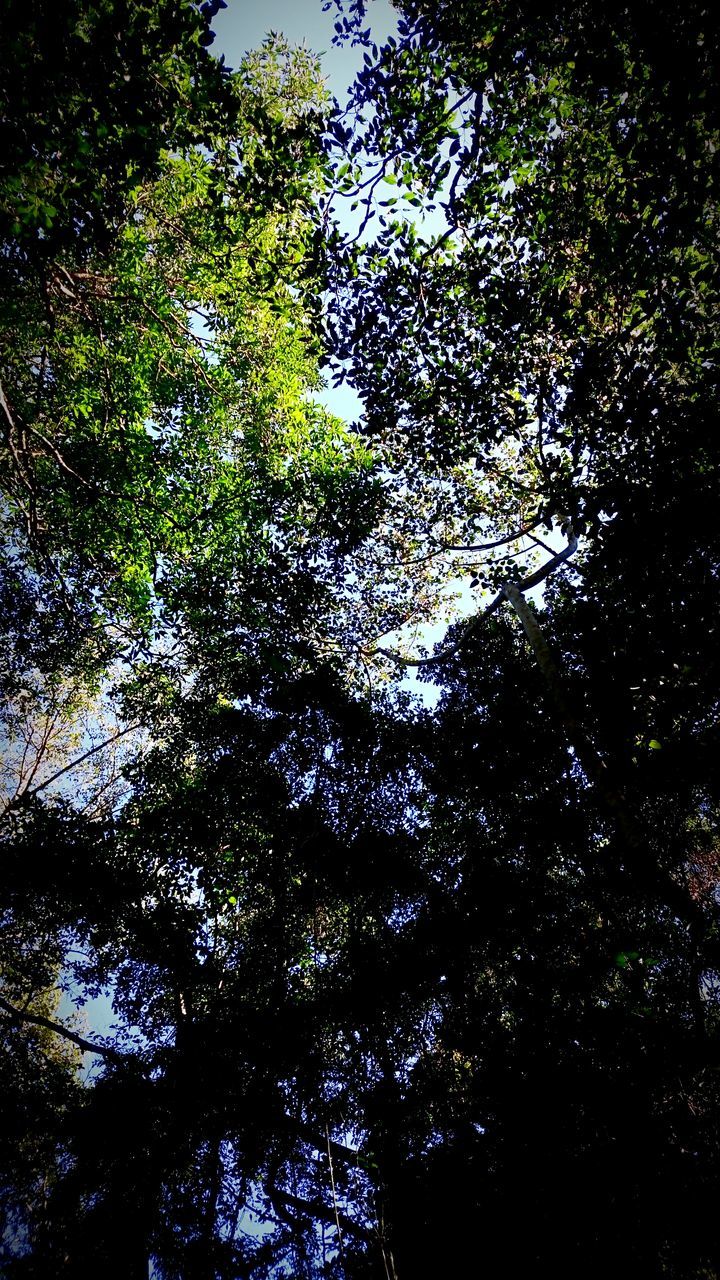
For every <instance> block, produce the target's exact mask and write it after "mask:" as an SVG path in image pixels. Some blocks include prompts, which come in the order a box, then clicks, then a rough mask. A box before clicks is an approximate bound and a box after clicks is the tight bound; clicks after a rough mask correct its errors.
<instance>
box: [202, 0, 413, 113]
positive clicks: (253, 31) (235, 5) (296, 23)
mask: <svg viewBox="0 0 720 1280" xmlns="http://www.w3.org/2000/svg"><path fill="white" fill-rule="evenodd" d="M227 3H228V7H227V9H221V10H220V12H219V13H218V14H217V16H216V17H215V19H214V20H213V24H212V25H213V30H214V32H215V43H214V44H213V46H212V52H213V53H214V54H215V55H216V56H218V57H219V55H220V54H221V53H222V54H224V55H225V61H226V62H227V64H228V66H230V67H236V66H237V65H238V63H239V62H240V60H241V58H242V56H243V54H244V53H246V52H247V51H248V50H249V49H255V48H257V46H258V45H259V44H262V41H263V40H264V38H265V36H266V35H267V34H268V32H269V31H278V32H282V34H283V35H285V36H286V37H287V39H288V40H289V41H290V42H291V43H292V44H302V43H303V42H304V43H305V44H306V45H307V46H308V48H309V49H312V50H313V52H314V53H317V54H318V56H319V58H320V63H321V65H322V68H323V72H324V74H325V76H326V77H327V87H328V89H329V91H330V93H332V94H334V95H335V97H337V98H343V97H344V96H345V92H346V90H347V89H348V87H349V86H350V84H352V81H353V80H354V79H355V73H356V72H357V71H359V69H360V66H361V65H362V50H360V49H352V48H350V47H349V45H344V46H343V47H342V48H340V49H338V48H336V47H334V46H333V44H332V38H333V35H334V29H333V24H334V22H335V21H336V19H337V13H336V10H335V5H334V4H333V5H332V7H331V9H330V10H329V11H328V12H327V13H323V9H322V6H323V0H260V2H258V0H227ZM367 22H368V25H369V26H371V27H372V30H373V35H374V37H375V41H376V43H378V44H379V43H380V42H381V41H383V40H385V38H386V37H387V36H388V35H390V34H391V33H392V32H394V31H395V27H396V13H395V10H393V9H392V6H391V4H390V0H369V3H368V17H367Z"/></svg>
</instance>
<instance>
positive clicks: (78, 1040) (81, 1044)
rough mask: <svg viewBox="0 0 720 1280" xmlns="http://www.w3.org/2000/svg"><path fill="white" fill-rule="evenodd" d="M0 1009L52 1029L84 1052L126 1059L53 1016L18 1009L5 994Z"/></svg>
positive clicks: (111, 1060) (110, 1060)
mask: <svg viewBox="0 0 720 1280" xmlns="http://www.w3.org/2000/svg"><path fill="white" fill-rule="evenodd" d="M0 1009H2V1010H3V1011H4V1012H5V1013H7V1014H8V1015H9V1017H10V1018H11V1019H12V1020H13V1022H30V1023H31V1024H32V1025H33V1026H36V1027H44V1028H45V1029H46V1031H52V1032H54V1034H55V1035H58V1036H62V1037H63V1039H65V1040H70V1041H71V1042H72V1043H73V1044H75V1045H77V1047H78V1049H82V1050H83V1052H84V1053H96V1054H98V1055H99V1056H100V1057H101V1058H107V1060H108V1061H109V1062H123V1061H124V1060H125V1055H124V1054H122V1053H118V1052H117V1050H116V1049H112V1048H110V1047H109V1046H108V1045H104V1044H94V1043H93V1041H92V1040H86V1039H85V1037H84V1036H80V1035H78V1033H77V1032H76V1031H71V1030H70V1028H69V1027H65V1026H63V1024H62V1023H60V1022H53V1021H52V1019H51V1018H45V1017H43V1015H42V1014H40V1013H25V1012H23V1011H22V1010H21V1009H16V1008H15V1006H14V1005H12V1004H10V1002H9V1001H8V1000H5V998H4V997H3V996H0Z"/></svg>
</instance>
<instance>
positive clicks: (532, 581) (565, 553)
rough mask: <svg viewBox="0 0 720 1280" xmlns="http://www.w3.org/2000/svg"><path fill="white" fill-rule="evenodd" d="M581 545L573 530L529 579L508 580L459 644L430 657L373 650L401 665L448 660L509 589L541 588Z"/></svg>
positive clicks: (474, 619)
mask: <svg viewBox="0 0 720 1280" xmlns="http://www.w3.org/2000/svg"><path fill="white" fill-rule="evenodd" d="M577 547H578V540H577V536H576V535H575V534H574V533H573V531H572V530H570V537H569V541H568V544H567V546H566V547H563V549H562V551H558V552H556V554H555V555H554V556H552V557H551V558H550V559H549V560H546V561H545V564H543V565H541V566H540V568H539V569H538V570H537V571H536V572H535V573H531V574H530V575H529V576H528V577H527V578H523V580H522V582H514V583H506V584H505V585H503V587H502V589H501V590H500V591H499V592H498V594H497V595H496V596H495V599H494V600H492V601H491V602H490V604H489V605H488V606H487V608H486V609H484V610H483V612H482V613H480V614H476V616H475V617H474V618H471V619H470V621H469V622H468V624H467V625H466V627H465V628H464V630H463V632H462V634H461V636H460V638H459V639H458V640H457V641H456V643H455V644H452V645H449V646H448V648H447V649H441V650H440V652H439V653H433V654H431V655H430V656H429V657H427V658H404V657H403V656H402V654H400V653H396V652H395V651H394V650H393V649H380V648H378V649H375V650H374V651H373V652H374V653H381V654H382V655H383V657H385V658H391V659H392V661H393V662H396V663H397V664H398V666H403V667H429V666H430V665H431V664H433V663H436V662H445V661H446V660H447V659H448V658H452V657H454V655H455V654H456V653H457V652H458V650H459V649H461V648H462V647H463V645H464V644H465V643H466V641H467V640H468V638H469V637H470V636H471V635H472V634H473V633H474V632H475V631H476V630H477V629H478V627H480V626H482V624H483V623H484V622H485V621H486V619H487V618H489V617H490V615H491V614H493V613H496V612H497V610H498V609H499V608H500V605H501V604H502V603H503V601H505V600H508V599H509V598H510V597H509V595H508V591H509V590H512V591H513V592H516V593H517V594H518V595H522V593H523V592H525V591H530V590H531V589H532V588H533V587H537V586H538V585H539V583H541V582H543V581H544V580H545V578H547V577H549V575H550V574H551V573H552V572H553V571H554V570H555V569H557V568H558V566H559V565H561V564H563V563H564V561H565V560H569V559H570V557H571V556H572V555H574V553H575V552H576V551H577Z"/></svg>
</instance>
